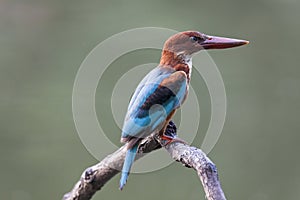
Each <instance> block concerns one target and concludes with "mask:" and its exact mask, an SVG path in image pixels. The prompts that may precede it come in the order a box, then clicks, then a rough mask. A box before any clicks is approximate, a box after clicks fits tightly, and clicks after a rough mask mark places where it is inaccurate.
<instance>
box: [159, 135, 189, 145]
mask: <svg viewBox="0 0 300 200" xmlns="http://www.w3.org/2000/svg"><path fill="white" fill-rule="evenodd" d="M159 137H160V139H161V141H163V144H162V145H163V146H167V145H169V144H171V143H174V142H180V143H183V144H187V142H186V141H184V140H182V139H180V138H177V137H171V136H168V135H165V134H163V135H160V136H159Z"/></svg>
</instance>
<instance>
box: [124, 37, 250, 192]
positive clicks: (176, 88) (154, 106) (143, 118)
mask: <svg viewBox="0 0 300 200" xmlns="http://www.w3.org/2000/svg"><path fill="white" fill-rule="evenodd" d="M248 43H249V42H248V41H246V40H239V39H232V38H225V37H217V36H209V35H206V34H203V33H200V32H198V31H184V32H180V33H177V34H175V35H173V36H171V37H170V38H169V39H168V40H167V41H166V42H165V44H164V46H163V50H162V54H161V59H160V63H159V65H158V66H157V67H156V68H154V69H153V70H152V71H150V72H149V73H148V74H147V75H146V76H145V77H144V78H143V79H142V81H141V82H140V83H139V85H138V86H137V88H136V90H135V92H134V94H133V95H132V97H131V100H130V103H129V106H128V109H127V113H126V116H125V119H124V124H123V128H122V136H121V142H122V143H128V144H127V146H126V148H127V152H126V156H125V161H124V164H123V168H122V172H121V179H120V186H119V187H120V190H122V189H123V187H124V186H125V184H126V182H127V179H128V176H129V172H130V169H131V166H132V164H133V162H134V159H135V156H136V153H137V150H138V146H139V142H140V141H141V140H142V139H143V138H145V137H146V136H148V135H150V134H151V133H153V132H154V131H157V132H158V135H159V137H161V138H162V139H163V140H166V141H167V143H171V142H174V141H178V139H177V138H175V137H171V136H169V135H166V134H164V132H165V130H166V127H167V125H168V123H169V121H170V120H171V119H172V117H173V115H174V114H175V112H176V110H177V109H178V108H180V106H181V105H182V104H183V102H184V101H185V99H186V97H187V95H188V91H189V83H190V81H191V72H192V55H193V54H194V53H196V52H198V51H200V50H202V49H204V50H206V49H225V48H231V47H237V46H241V45H245V44H248Z"/></svg>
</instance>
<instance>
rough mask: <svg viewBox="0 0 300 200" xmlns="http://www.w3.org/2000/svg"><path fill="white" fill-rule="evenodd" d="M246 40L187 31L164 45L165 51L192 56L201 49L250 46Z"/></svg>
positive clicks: (174, 36) (173, 37) (171, 38)
mask: <svg viewBox="0 0 300 200" xmlns="http://www.w3.org/2000/svg"><path fill="white" fill-rule="evenodd" d="M248 43H249V42H248V41H246V40H238V39H232V38H225V37H217V36H209V35H205V34H203V33H200V32H197V31H185V32H180V33H177V34H175V35H173V36H171V37H170V38H169V39H168V40H167V41H166V42H165V44H164V49H163V50H164V51H167V52H172V53H174V54H176V55H185V56H191V55H192V54H193V53H196V52H198V51H200V50H201V49H225V48H231V47H237V46H241V45H244V44H248Z"/></svg>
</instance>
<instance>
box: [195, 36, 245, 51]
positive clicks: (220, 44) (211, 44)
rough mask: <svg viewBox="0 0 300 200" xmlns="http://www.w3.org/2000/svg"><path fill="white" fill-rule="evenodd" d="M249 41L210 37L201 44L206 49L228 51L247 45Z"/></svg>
mask: <svg viewBox="0 0 300 200" xmlns="http://www.w3.org/2000/svg"><path fill="white" fill-rule="evenodd" d="M248 43H249V41H246V40H238V39H232V38H225V37H217V36H209V35H207V39H206V40H204V41H203V42H201V43H200V45H201V46H202V47H203V48H204V49H226V48H232V47H238V46H242V45H245V44H248Z"/></svg>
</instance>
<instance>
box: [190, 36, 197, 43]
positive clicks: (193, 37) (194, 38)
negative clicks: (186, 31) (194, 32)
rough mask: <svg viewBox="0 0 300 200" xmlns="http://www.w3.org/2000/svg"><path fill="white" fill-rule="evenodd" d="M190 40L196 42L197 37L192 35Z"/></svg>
mask: <svg viewBox="0 0 300 200" xmlns="http://www.w3.org/2000/svg"><path fill="white" fill-rule="evenodd" d="M191 40H192V41H193V42H197V41H198V40H199V38H198V37H196V36H192V37H191Z"/></svg>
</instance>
